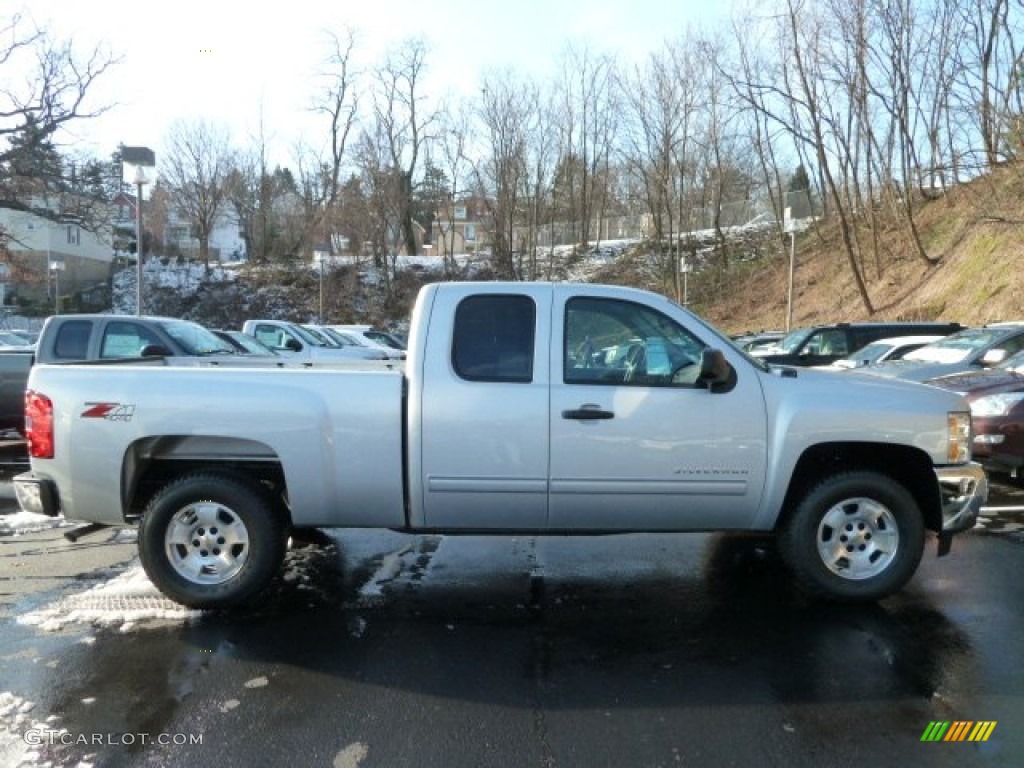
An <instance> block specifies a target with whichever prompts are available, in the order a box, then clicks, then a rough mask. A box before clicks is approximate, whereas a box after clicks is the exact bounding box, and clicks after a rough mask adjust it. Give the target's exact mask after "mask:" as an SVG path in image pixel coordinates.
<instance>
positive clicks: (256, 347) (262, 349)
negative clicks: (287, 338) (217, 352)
mask: <svg viewBox="0 0 1024 768" xmlns="http://www.w3.org/2000/svg"><path fill="white" fill-rule="evenodd" d="M228 335H229V336H231V338H232V339H234V340H235V342H236V343H237V344H238V345H239V346H240V347H242V348H244V349H245V350H246V351H247V352H249V353H250V354H253V355H273V354H276V353H275V352H274V350H272V349H271V348H270V347H268V346H267V345H266V344H264V343H263V342H262V341H260V340H259V339H255V338H253V337H252V336H250V335H249V334H247V333H242V332H241V331H229V332H228Z"/></svg>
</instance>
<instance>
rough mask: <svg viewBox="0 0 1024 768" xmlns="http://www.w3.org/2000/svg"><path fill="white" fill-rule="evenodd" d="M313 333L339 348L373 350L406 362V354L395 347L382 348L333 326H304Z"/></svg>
mask: <svg viewBox="0 0 1024 768" xmlns="http://www.w3.org/2000/svg"><path fill="white" fill-rule="evenodd" d="M303 328H306V329H307V330H309V331H310V332H311V333H316V334H319V335H321V336H323V337H324V338H326V339H327V340H328V341H329V342H330V343H331V344H334V345H336V346H339V347H357V348H359V349H372V350H373V351H375V352H377V353H378V354H380V353H383V354H384V355H386V356H387V359H388V360H405V352H404V351H402V350H398V349H394V348H393V347H382V346H379V345H377V344H374V343H372V342H369V341H367V340H365V339H363V338H361V337H359V336H356V335H354V334H351V333H343V332H341V331H339V330H337V329H336V328H335V327H334V326H331V325H304V326H303Z"/></svg>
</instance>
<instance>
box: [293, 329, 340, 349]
mask: <svg viewBox="0 0 1024 768" xmlns="http://www.w3.org/2000/svg"><path fill="white" fill-rule="evenodd" d="M302 330H304V331H305V332H306V333H308V334H309V335H310V336H312V337H313V338H314V339H315V340H316V343H317V346H319V347H338V346H340V345H339V344H338V342H337V341H335V340H334V339H333V338H331V337H330V336H328V335H327V333H326V332H325V331H324V330H323V329H322V328H314V327H313V326H311V325H304V326H302Z"/></svg>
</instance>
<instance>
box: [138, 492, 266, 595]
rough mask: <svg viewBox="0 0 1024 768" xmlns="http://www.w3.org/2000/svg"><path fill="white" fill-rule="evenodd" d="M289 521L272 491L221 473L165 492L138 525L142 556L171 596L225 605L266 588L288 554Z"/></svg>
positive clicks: (152, 577)
mask: <svg viewBox="0 0 1024 768" xmlns="http://www.w3.org/2000/svg"><path fill="white" fill-rule="evenodd" d="M284 531H285V525H284V521H283V520H282V519H281V517H280V516H279V515H278V514H276V513H275V511H274V509H273V508H272V506H271V504H270V503H269V501H268V499H267V498H266V496H265V495H264V494H263V493H262V492H261V491H260V490H259V489H258V488H256V487H254V486H253V485H251V484H249V483H248V482H246V481H245V480H244V479H241V478H238V477H235V476H233V475H227V474H218V473H208V472H204V473H196V474H192V475H186V476H184V477H181V478H179V479H177V480H175V481H173V482H171V483H169V484H168V485H166V486H164V487H163V488H162V489H161V490H159V491H158V492H157V493H156V495H155V496H154V497H153V498H152V500H151V501H150V502H149V504H148V506H147V507H146V510H145V512H144V513H143V515H142V522H141V523H140V525H139V558H140V559H141V560H142V567H143V568H144V569H145V571H146V574H147V575H148V576H149V578H150V580H151V581H152V582H153V583H154V584H155V585H156V586H157V588H158V589H159V590H160V591H161V592H163V593H164V594H165V595H167V596H168V597H170V598H171V599H172V600H175V601H177V602H179V603H182V604H183V605H187V606H189V607H191V608H226V607H230V606H234V605H238V604H240V603H243V602H245V601H246V600H247V599H249V598H250V597H252V596H253V595H255V594H256V593H257V592H259V591H260V590H262V589H263V588H264V587H265V586H267V584H269V583H270V580H271V579H272V578H273V576H274V574H275V573H276V572H277V570H278V568H279V567H280V565H281V562H282V560H283V558H284V545H285V541H286V537H285V535H284Z"/></svg>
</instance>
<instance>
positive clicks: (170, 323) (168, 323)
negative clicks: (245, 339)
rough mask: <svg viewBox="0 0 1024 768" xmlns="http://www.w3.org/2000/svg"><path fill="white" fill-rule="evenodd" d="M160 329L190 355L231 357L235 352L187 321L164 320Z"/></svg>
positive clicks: (212, 334)
mask: <svg viewBox="0 0 1024 768" xmlns="http://www.w3.org/2000/svg"><path fill="white" fill-rule="evenodd" d="M160 327H161V328H163V329H164V331H166V332H167V335H168V336H170V337H171V338H172V339H174V340H175V341H176V342H178V343H179V344H180V345H181V346H182V348H183V349H184V350H185V352H186V353H187V354H190V355H233V354H235V351H234V350H233V349H232V348H231V347H230V346H229V345H228V343H227V342H226V341H223V340H221V339H219V338H217V336H216V335H215V334H214V333H213V332H212V331H208V330H207V329H206V328H204V327H203V326H201V325H199V324H198V323H190V322H189V321H188V320H165V321H162V322H161V323H160Z"/></svg>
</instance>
